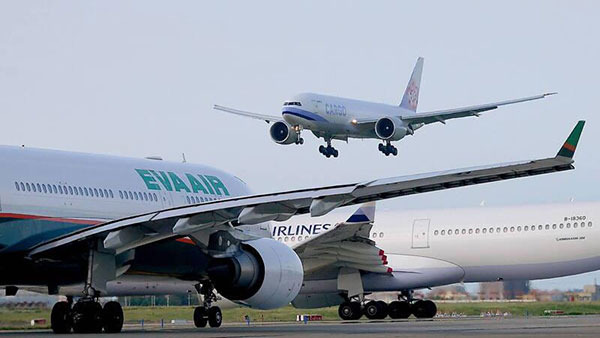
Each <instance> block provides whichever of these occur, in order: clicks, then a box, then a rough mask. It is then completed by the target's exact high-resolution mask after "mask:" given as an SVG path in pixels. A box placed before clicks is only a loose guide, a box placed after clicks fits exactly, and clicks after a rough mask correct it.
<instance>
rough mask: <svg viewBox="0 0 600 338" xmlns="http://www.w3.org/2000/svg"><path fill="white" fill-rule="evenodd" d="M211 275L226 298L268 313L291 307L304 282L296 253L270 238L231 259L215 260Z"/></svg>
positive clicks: (244, 248) (247, 244) (247, 246)
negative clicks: (269, 310) (270, 310)
mask: <svg viewBox="0 0 600 338" xmlns="http://www.w3.org/2000/svg"><path fill="white" fill-rule="evenodd" d="M208 275H209V278H210V279H211V281H212V282H213V284H214V285H215V288H216V289H217V291H218V292H219V294H221V295H222V296H223V297H225V298H227V299H229V300H232V301H235V302H238V303H241V304H244V305H248V306H251V307H255V308H259V309H263V310H268V309H274V308H278V307H281V306H284V305H287V304H289V303H290V302H291V301H292V300H293V299H294V298H295V297H296V295H298V292H299V291H300V288H301V286H302V281H303V278H304V270H303V268H302V262H301V261H300V258H299V257H298V255H296V253H295V252H294V250H292V249H290V248H289V247H287V246H286V245H284V244H283V243H280V242H278V241H276V240H273V239H269V238H261V239H257V240H253V241H248V242H244V243H243V244H242V250H240V252H239V253H238V254H237V255H236V256H234V257H231V258H219V259H213V260H212V261H211V262H210V264H209V267H208Z"/></svg>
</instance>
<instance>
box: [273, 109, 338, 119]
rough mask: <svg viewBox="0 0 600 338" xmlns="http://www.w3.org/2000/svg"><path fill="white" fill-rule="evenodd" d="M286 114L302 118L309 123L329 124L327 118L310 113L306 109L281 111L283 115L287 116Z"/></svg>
mask: <svg viewBox="0 0 600 338" xmlns="http://www.w3.org/2000/svg"><path fill="white" fill-rule="evenodd" d="M285 114H290V115H294V116H298V117H301V118H303V119H306V120H309V121H318V122H328V121H327V120H326V119H325V118H323V117H322V116H321V115H319V114H315V113H313V112H309V111H307V110H304V109H298V108H295V107H284V108H283V110H282V111H281V115H285Z"/></svg>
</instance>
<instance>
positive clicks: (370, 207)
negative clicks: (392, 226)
mask: <svg viewBox="0 0 600 338" xmlns="http://www.w3.org/2000/svg"><path fill="white" fill-rule="evenodd" d="M374 221H375V202H367V203H364V204H363V205H361V206H360V208H358V210H356V211H355V212H354V213H353V214H352V216H350V218H348V220H347V221H346V223H373V222H374Z"/></svg>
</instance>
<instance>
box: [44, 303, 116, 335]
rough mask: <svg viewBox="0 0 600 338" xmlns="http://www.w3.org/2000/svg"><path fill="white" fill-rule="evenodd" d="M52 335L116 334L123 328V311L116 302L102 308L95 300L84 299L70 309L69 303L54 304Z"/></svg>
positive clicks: (51, 316)
mask: <svg viewBox="0 0 600 338" xmlns="http://www.w3.org/2000/svg"><path fill="white" fill-rule="evenodd" d="M50 324H51V327H52V331H54V333H70V332H71V329H73V332H75V333H101V332H102V329H104V332H106V333H118V332H121V329H122V328H123V309H122V308H121V304H119V303H118V302H108V303H106V304H104V307H102V305H100V303H98V302H97V301H96V300H94V299H93V298H90V297H85V298H82V299H80V300H79V301H77V303H75V305H73V307H72V308H71V301H69V302H58V303H56V304H54V307H53V308H52V313H51V315H50Z"/></svg>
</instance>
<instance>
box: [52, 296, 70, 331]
mask: <svg viewBox="0 0 600 338" xmlns="http://www.w3.org/2000/svg"><path fill="white" fill-rule="evenodd" d="M71 325H72V324H71V307H70V306H69V303H67V302H58V303H56V304H54V306H53V307H52V313H51V315H50V327H52V332H54V333H70V332H71Z"/></svg>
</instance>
